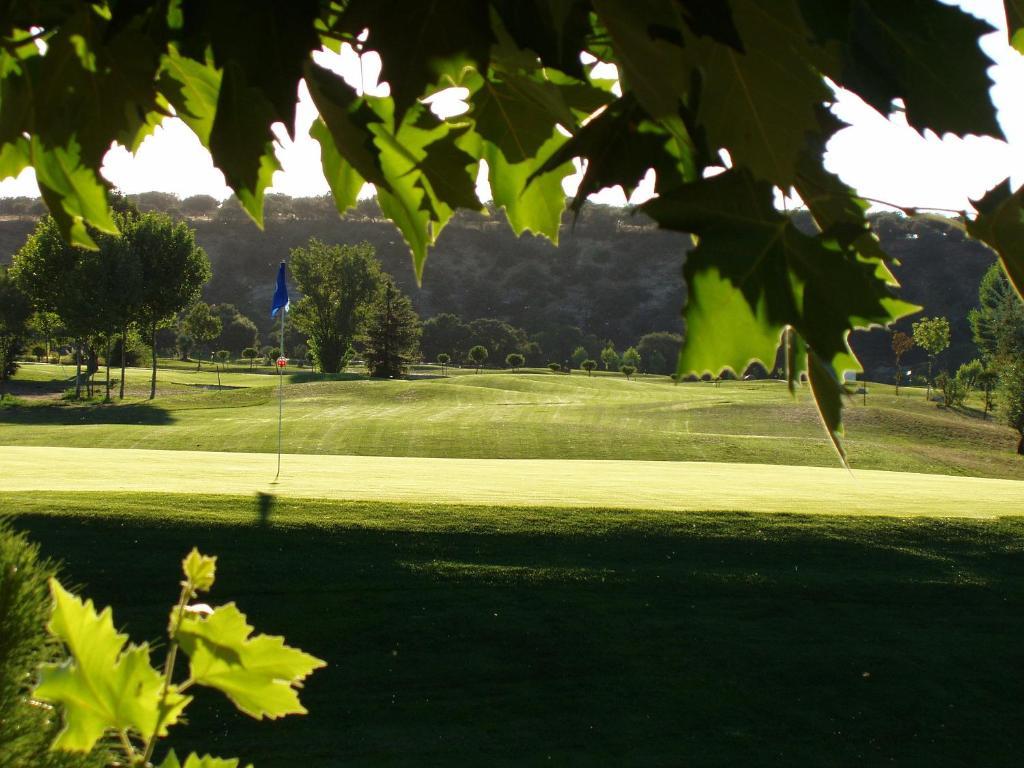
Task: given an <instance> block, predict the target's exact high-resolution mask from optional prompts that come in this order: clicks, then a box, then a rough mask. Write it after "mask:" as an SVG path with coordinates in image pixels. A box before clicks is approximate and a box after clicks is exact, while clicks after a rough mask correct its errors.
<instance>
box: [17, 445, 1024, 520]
mask: <svg viewBox="0 0 1024 768" xmlns="http://www.w3.org/2000/svg"><path fill="white" fill-rule="evenodd" d="M0 466H3V467H4V472H3V473H2V474H0V493H4V492H18V491H38V492H41V493H50V492H62V491H86V492H105V493H112V492H121V491H131V492H137V493H153V492H156V493H174V492H180V491H182V490H187V491H189V492H190V493H196V494H227V495H252V494H254V493H265V494H270V495H273V496H282V497H289V498H308V499H344V500H355V501H374V500H376V501H385V502H423V501H433V502H442V503H445V504H449V505H467V504H494V505H499V506H503V505H516V506H545V507H606V508H611V509H623V510H676V511H685V510H692V511H715V510H719V511H735V510H742V511H745V512H801V513H815V514H817V513H821V514H846V515H904V516H910V515H930V516H937V517H975V518H986V517H987V518H991V517H996V516H1000V515H1020V514H1024V482H1020V481H1014V480H996V479H987V478H975V477H950V476H941V475H922V474H910V473H898V472H882V471H877V470H856V471H855V472H853V473H851V472H847V471H845V470H842V469H837V468H826V467H785V466H778V465H770V464H722V463H707V462H668V461H594V460H557V459H435V458H417V457H390V456H331V455H324V456H309V455H285V456H284V457H283V459H282V467H283V469H282V475H281V477H280V479H279V480H278V481H277V482H274V477H275V474H276V466H277V464H276V456H274V455H273V454H253V453H212V452H201V451H155V450H138V449H102V448H40V447H26V446H0Z"/></svg>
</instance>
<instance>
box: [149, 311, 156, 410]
mask: <svg viewBox="0 0 1024 768" xmlns="http://www.w3.org/2000/svg"><path fill="white" fill-rule="evenodd" d="M149 350H150V352H152V354H153V375H152V376H151V377H150V380H149V399H150V400H154V399H155V398H156V323H153V324H152V325H151V326H150V329H149Z"/></svg>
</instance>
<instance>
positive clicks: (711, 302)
mask: <svg viewBox="0 0 1024 768" xmlns="http://www.w3.org/2000/svg"><path fill="white" fill-rule="evenodd" d="M643 210H644V212H645V213H647V214H648V215H650V216H651V217H652V218H653V219H655V221H657V222H658V223H659V224H660V225H661V226H662V227H666V228H669V229H675V230H679V231H682V232H691V233H693V234H695V235H697V237H698V238H699V239H698V245H697V248H696V249H694V250H693V251H691V252H690V253H689V254H687V257H686V265H685V268H684V275H685V277H686V283H687V286H688V289H689V298H688V301H687V307H686V322H687V342H686V344H685V345H684V348H683V351H682V353H681V357H680V370H681V371H682V372H691V371H692V372H695V373H698V374H701V373H705V372H718V371H719V370H721V369H722V368H724V367H730V368H732V369H733V370H734V371H736V372H742V371H743V369H744V368H746V366H747V365H748V364H749V363H750V362H751V361H752V360H758V361H760V362H762V363H765V364H766V365H768V366H770V365H771V364H772V362H773V360H774V359H775V352H776V349H777V348H778V344H779V339H780V336H781V333H782V330H783V328H785V327H786V326H792V327H793V328H794V329H796V331H797V333H799V334H800V336H801V337H802V338H803V339H804V340H805V341H806V342H807V344H808V345H809V346H810V347H811V349H812V350H814V352H815V353H816V354H818V355H819V357H821V358H822V359H823V360H828V361H831V360H833V359H836V358H838V357H840V356H844V355H846V354H847V350H848V348H847V345H846V336H847V335H848V333H849V332H850V331H851V330H852V329H854V328H864V327H868V326H871V325H875V324H879V325H884V324H886V323H889V322H891V321H893V320H895V319H897V318H899V317H902V316H903V315H904V314H907V313H909V312H911V311H913V310H914V309H915V308H914V307H913V306H912V305H909V304H907V303H905V302H902V301H899V300H898V299H896V298H894V297H893V296H892V295H891V291H890V288H889V284H888V281H887V280H886V279H885V277H884V274H881V273H880V272H879V270H878V262H877V261H876V260H873V259H867V258H864V257H863V256H859V255H858V254H857V253H856V251H854V250H853V249H851V248H843V247H842V246H841V245H840V244H839V243H837V242H836V241H835V240H833V239H831V238H829V237H826V236H824V235H817V236H811V235H806V234H804V233H803V232H801V231H800V230H799V229H798V228H797V227H796V226H795V224H794V223H793V221H792V219H791V218H790V217H788V216H785V215H783V214H781V213H779V212H778V211H777V210H776V209H775V207H774V205H773V197H772V188H771V185H769V184H768V183H766V182H762V181H758V180H755V179H754V178H752V177H751V176H750V174H748V173H746V172H745V171H740V170H732V171H728V172H726V173H723V174H720V175H718V176H715V177H712V178H709V179H704V180H702V181H699V182H695V183H692V184H687V185H685V186H683V187H680V188H679V189H677V190H675V191H673V192H670V193H668V194H666V195H663V196H661V197H659V198H657V199H655V200H652V201H651V202H649V203H647V204H646V205H644V206H643Z"/></svg>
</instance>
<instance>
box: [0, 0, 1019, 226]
mask: <svg viewBox="0 0 1024 768" xmlns="http://www.w3.org/2000/svg"><path fill="white" fill-rule="evenodd" d="M959 5H961V6H962V7H963V8H965V9H966V10H968V11H969V12H971V13H973V14H975V15H976V16H979V17H981V18H984V19H986V20H987V21H988V22H989V23H991V24H992V25H993V26H996V27H997V28H999V30H1000V31H999V32H996V33H993V34H992V35H988V36H986V37H985V38H982V48H983V49H984V51H985V52H986V53H987V54H988V55H989V56H990V57H991V58H992V59H993V60H994V62H995V64H994V65H993V67H992V68H991V70H990V74H991V76H992V79H993V80H994V82H995V85H994V86H993V88H992V98H993V101H994V103H995V104H996V107H997V109H998V116H999V122H1000V124H1001V126H1002V128H1003V131H1004V132H1005V134H1006V136H1007V139H1008V141H1006V142H1003V141H997V140H995V139H989V138H978V137H968V138H966V139H959V138H955V137H952V136H947V137H945V138H939V137H937V136H935V135H934V134H930V133H929V134H928V135H926V136H924V137H922V136H920V135H919V134H918V133H917V132H916V131H914V130H913V129H912V128H910V127H909V126H908V125H907V124H906V121H905V120H903V119H902V117H900V116H894V117H893V118H891V119H886V118H884V117H882V116H881V115H879V114H878V113H877V112H875V111H874V110H873V109H871V108H870V107H868V106H867V105H866V104H864V103H863V102H862V101H861V100H860V99H858V98H857V97H855V96H853V95H852V94H849V93H847V92H841V93H840V97H839V99H838V103H837V106H836V113H837V114H838V115H839V117H841V118H842V119H843V120H845V121H846V122H848V123H850V127H849V128H846V129H844V130H842V131H840V132H839V133H838V134H837V135H836V136H835V137H834V138H833V139H832V141H831V142H830V143H829V146H828V154H827V156H826V166H827V167H828V168H829V170H831V171H833V172H835V173H837V174H838V175H839V176H840V177H842V179H843V180H844V181H846V182H847V183H848V184H849V185H850V186H852V187H854V188H855V189H857V190H858V191H859V192H860V194H862V195H864V196H866V197H870V198H876V199H880V200H884V201H887V202H890V203H894V204H897V205H901V206H916V207H921V208H951V209H957V210H961V209H964V208H966V207H968V205H969V203H968V198H969V197H973V198H978V197H980V196H981V195H982V194H984V192H985V191H986V190H987V189H989V188H991V187H992V186H994V185H995V184H997V183H998V182H999V181H1001V180H1002V179H1003V178H1005V177H1006V176H1011V177H1012V178H1013V183H1014V186H1017V185H1019V184H1020V183H1021V182H1022V181H1024V99H1022V98H1021V96H1020V94H1022V93H1024V56H1021V55H1019V54H1018V53H1017V52H1016V51H1014V50H1013V49H1012V48H1010V47H1009V45H1008V44H1007V43H1006V34H1005V27H1006V20H1005V18H1004V16H1003V9H1002V3H1001V2H1000V0H960V2H959ZM316 58H317V60H318V61H319V62H320V63H321V64H324V65H325V66H329V67H330V68H331V69H333V70H335V71H336V72H338V73H339V74H341V75H342V76H343V77H344V78H345V79H346V80H347V81H349V82H350V83H351V84H352V85H353V86H354V87H357V88H360V87H362V86H363V85H365V86H366V87H367V90H368V91H369V92H370V93H387V85H386V84H384V85H379V84H377V76H378V75H379V73H380V65H379V59H377V58H376V55H375V54H370V55H367V56H364V57H363V60H362V62H361V63H360V61H359V57H358V56H356V55H355V53H354V52H353V51H352V50H351V49H350V48H347V47H346V48H345V49H344V50H343V52H342V54H341V55H340V56H336V55H334V54H330V53H326V52H323V53H320V54H317V55H316ZM446 95H447V94H446ZM458 104H459V102H458V100H457V99H453V98H448V99H445V98H444V97H442V98H439V99H438V100H437V102H436V103H435V105H434V108H435V109H436V110H437V111H439V112H445V111H448V113H451V111H452V110H458ZM315 116H316V110H315V109H314V107H313V105H312V103H311V101H310V98H309V94H308V92H307V91H306V88H305V86H304V85H302V86H300V89H299V105H298V111H297V115H296V140H295V141H294V142H293V141H291V140H290V139H289V138H288V136H287V133H286V132H285V131H284V130H283V128H282V127H281V126H277V129H278V130H276V135H277V139H278V147H277V154H278V157H279V159H280V161H281V165H282V167H283V168H284V170H283V171H279V172H278V173H276V174H274V180H273V187H272V189H271V191H273V192H281V193H284V194H287V195H291V196H293V197H304V196H310V195H322V194H325V193H326V192H327V191H328V187H327V182H326V181H325V180H324V177H323V173H322V171H321V169H320V150H319V145H318V144H317V143H316V142H315V141H314V140H313V139H311V138H309V127H310V125H311V124H312V122H313V119H314V118H315ZM103 175H104V176H105V177H106V178H108V179H109V180H110V181H111V182H113V183H114V184H115V185H117V187H118V188H120V189H121V190H122V191H124V192H127V193H129V194H131V193H137V192H146V191H150V190H158V191H162V192H170V193H173V194H176V195H178V196H180V197H187V196H189V195H196V194H209V195H213V196H214V197H217V198H219V199H223V198H226V197H228V196H229V195H230V194H231V190H230V189H229V188H228V187H227V186H225V184H224V177H223V175H222V174H221V173H220V171H218V170H216V169H215V168H214V167H213V163H212V162H211V160H210V156H209V153H207V152H206V150H205V149H203V147H202V146H201V145H200V143H199V140H198V139H197V138H196V137H195V136H194V135H193V134H192V133H191V131H189V130H188V128H187V127H186V126H185V125H184V123H182V122H181V121H180V120H177V119H168V120H166V121H165V122H164V124H163V125H162V126H160V127H158V128H157V129H156V132H155V133H154V135H152V136H150V137H149V138H147V139H146V140H145V141H144V142H143V144H142V146H141V147H140V149H139V151H138V153H137V154H136V155H135V157H132V156H131V155H130V154H129V153H128V152H127V151H126V150H125V149H123V148H121V147H114V148H113V149H111V150H110V152H109V153H108V154H107V156H106V159H105V163H104V166H103ZM482 179H483V174H482V175H481V183H479V184H478V191H480V192H481V194H482V195H483V197H484V198H485V199H488V198H489V197H490V195H489V193H488V191H487V189H486V182H483V181H482ZM652 181H653V179H652V178H648V179H646V180H645V183H643V184H641V186H640V188H639V189H638V190H637V191H636V192H635V193H634V195H633V197H632V198H631V200H630V202H634V203H638V202H642V201H643V200H644V199H646V198H647V197H649V196H650V193H651V186H652V184H651V182H652ZM578 184H579V175H578V174H577V176H575V177H570V178H569V179H566V180H565V182H564V184H563V186H564V187H565V189H566V192H568V193H570V194H571V193H573V192H574V191H575V188H576V186H577V185H578ZM370 191H371V190H370V189H369V188H367V189H364V192H365V193H367V194H368V193H369V192H370ZM38 193H39V192H38V189H37V187H36V183H35V174H34V172H33V171H32V169H26V170H25V171H24V172H23V173H22V174H21V175H20V176H18V177H17V178H16V179H6V180H4V181H2V182H0V196H2V197H12V196H18V195H25V196H36V195H38ZM591 199H593V200H596V201H598V202H603V203H607V204H623V203H625V202H626V198H625V195H624V194H623V192H622V190H621V189H619V188H615V189H611V190H604V191H602V192H601V193H599V194H598V195H595V196H593V197H592V198H591Z"/></svg>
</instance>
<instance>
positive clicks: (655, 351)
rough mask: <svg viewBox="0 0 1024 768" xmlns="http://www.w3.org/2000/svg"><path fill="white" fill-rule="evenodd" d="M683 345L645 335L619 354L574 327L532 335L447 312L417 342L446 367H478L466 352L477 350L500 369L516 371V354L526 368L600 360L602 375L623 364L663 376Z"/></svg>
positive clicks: (671, 337)
mask: <svg viewBox="0 0 1024 768" xmlns="http://www.w3.org/2000/svg"><path fill="white" fill-rule="evenodd" d="M566 331H568V332H566ZM567 342H568V343H567ZM682 343H683V338H682V336H680V335H679V334H677V333H668V332H655V333H648V334H645V335H644V336H642V337H641V338H640V340H639V341H638V342H637V344H636V345H635V346H630V347H627V348H626V349H625V350H624V351H623V352H621V353H620V352H619V351H618V350H616V348H615V345H614V344H613V343H612V342H611V341H607V340H604V341H603V340H601V339H599V338H597V337H596V336H593V335H586V334H584V333H583V332H582V331H580V329H579V328H569V329H559V332H557V333H556V332H547V331H545V332H541V333H537V334H532V335H531V334H528V333H527V331H526V330H524V329H523V328H517V327H515V326H514V325H511V324H510V323H507V322H505V321H504V320H499V319H497V318H490V317H482V318H477V319H475V320H470V321H468V322H467V321H465V320H463V319H462V318H461V317H459V316H458V315H455V314H452V313H449V312H445V313H441V314H438V315H434V316H433V317H431V318H429V319H428V320H426V321H425V322H424V323H423V339H422V347H423V355H424V357H425V358H426V359H427V360H436V359H437V358H438V356H439V355H446V356H447V359H448V360H449V361H450V362H453V363H458V364H467V365H473V366H479V365H480V364H481V362H480V361H478V360H475V359H474V358H473V356H472V354H471V352H472V350H473V349H474V348H476V347H480V348H483V349H485V350H486V351H487V355H486V358H485V359H487V360H490V361H492V364H497V365H501V364H502V363H501V361H506V365H508V367H510V368H511V367H518V366H512V365H511V364H509V363H507V359H508V356H509V355H519V356H521V357H522V358H523V360H524V364H526V365H531V366H541V365H550V364H551V363H558V364H559V365H560V366H563V367H567V368H568V367H572V368H583V362H584V361H585V360H599V361H600V364H601V366H603V367H604V369H605V370H610V371H618V370H620V368H621V366H623V365H631V366H633V367H634V368H635V369H636V370H639V371H642V372H644V373H657V374H665V375H667V374H669V373H672V372H674V371H675V368H676V360H677V359H678V356H679V349H680V347H681V346H682Z"/></svg>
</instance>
